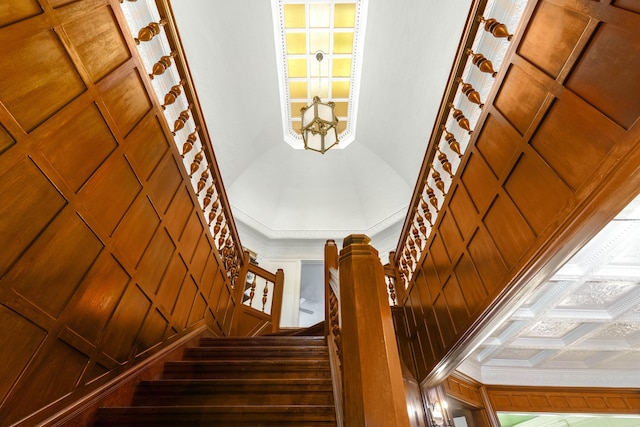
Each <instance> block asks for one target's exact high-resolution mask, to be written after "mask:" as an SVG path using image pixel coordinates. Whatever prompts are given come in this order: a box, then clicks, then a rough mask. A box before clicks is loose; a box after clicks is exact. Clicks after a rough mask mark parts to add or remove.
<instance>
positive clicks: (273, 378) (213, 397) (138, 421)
mask: <svg viewBox="0 0 640 427" xmlns="http://www.w3.org/2000/svg"><path fill="white" fill-rule="evenodd" d="M199 344H200V345H199V346H198V347H194V348H188V349H186V350H185V352H184V355H183V360H180V361H174V362H167V363H166V364H165V366H164V372H163V375H162V379H160V380H156V381H143V382H141V383H139V384H138V386H137V388H136V392H135V394H134V397H133V401H132V404H131V406H129V407H112V408H100V409H99V411H98V415H97V422H96V424H95V425H96V426H114V425H117V426H145V425H153V426H162V425H171V426H205V425H206V426H223V427H224V426H335V425H336V417H335V408H334V401H333V390H332V384H331V369H330V366H329V354H328V351H327V345H326V340H325V338H324V337H318V336H263V337H254V338H235V337H231V338H202V339H201V340H200V343H199Z"/></svg>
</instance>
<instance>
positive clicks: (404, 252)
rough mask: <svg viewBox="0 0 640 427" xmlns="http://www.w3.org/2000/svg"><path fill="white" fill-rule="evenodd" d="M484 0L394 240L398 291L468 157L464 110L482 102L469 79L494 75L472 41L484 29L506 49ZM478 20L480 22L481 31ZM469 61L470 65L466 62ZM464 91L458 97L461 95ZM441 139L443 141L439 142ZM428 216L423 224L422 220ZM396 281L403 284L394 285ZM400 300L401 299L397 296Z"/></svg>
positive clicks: (504, 32) (475, 10) (469, 131)
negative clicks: (487, 14) (460, 135)
mask: <svg viewBox="0 0 640 427" xmlns="http://www.w3.org/2000/svg"><path fill="white" fill-rule="evenodd" d="M486 5H487V0H476V1H475V2H474V4H473V5H472V8H471V14H470V19H469V20H468V21H467V24H466V27H465V29H464V32H463V35H462V39H461V41H460V45H459V47H458V52H457V54H456V59H455V61H454V65H453V69H452V72H451V75H450V77H449V81H448V83H447V88H446V90H445V93H444V96H443V99H442V102H441V104H440V110H439V113H438V117H437V119H436V123H435V125H434V128H433V131H432V133H431V139H430V140H429V144H428V146H427V150H426V153H425V157H424V160H423V163H422V167H421V171H420V174H419V177H418V181H417V184H416V187H415V190H414V194H413V197H412V200H411V204H410V207H409V210H408V214H407V217H406V219H405V222H404V226H403V229H402V233H401V235H400V239H399V241H398V246H397V247H396V251H395V253H396V254H398V255H397V256H396V257H395V258H394V267H395V269H396V271H397V273H398V276H399V277H398V278H397V282H395V283H394V290H395V292H396V294H399V290H400V288H403V290H404V288H406V287H407V286H408V284H409V282H410V280H411V278H412V276H413V272H414V270H415V269H416V266H417V265H419V263H420V259H421V256H422V251H423V250H424V248H425V246H426V244H427V241H428V240H429V236H430V234H431V230H432V229H433V228H434V226H435V224H436V222H437V221H438V216H439V213H440V210H441V208H442V206H443V205H444V203H445V199H446V197H447V195H448V193H449V188H451V186H452V183H453V181H454V180H455V179H457V176H456V172H457V170H458V168H459V166H460V164H461V163H462V162H464V161H465V160H466V159H465V157H464V151H465V148H466V146H467V145H468V143H469V141H468V139H469V138H471V137H472V135H473V126H472V124H471V122H470V120H469V118H468V117H467V115H465V109H466V110H467V113H471V112H470V111H469V103H471V104H475V105H477V106H478V107H479V108H482V107H483V106H484V103H483V101H482V99H481V94H480V92H479V90H478V88H476V87H474V86H473V85H472V84H471V83H469V82H468V80H469V78H470V77H469V76H472V75H474V74H473V73H480V74H489V75H491V76H492V77H494V78H495V77H496V75H497V74H498V71H496V70H494V65H493V63H492V62H491V60H490V59H489V58H487V57H485V55H484V54H482V53H480V52H475V51H474V50H473V48H472V47H473V46H474V44H476V41H477V40H478V39H479V38H481V37H484V36H485V34H487V35H488V36H489V37H494V38H496V39H502V40H503V41H504V43H503V45H502V49H504V50H505V51H506V49H507V48H508V46H509V43H508V42H509V41H510V40H511V37H512V36H511V35H510V33H509V31H508V29H507V27H506V26H505V25H504V24H502V23H500V22H498V21H497V20H496V19H493V18H487V19H485V18H484V16H483V13H484V12H483V11H484V9H485V7H486ZM481 24H484V31H482V26H481ZM469 62H470V63H471V64H470V65H471V66H470V67H469V66H467V65H468V64H469ZM460 95H462V96H460ZM450 120H452V121H453V123H454V126H455V124H457V127H459V128H460V129H462V130H463V131H464V132H465V134H466V135H465V138H464V139H466V140H465V141H463V139H460V140H458V139H457V138H456V135H455V134H454V132H453V130H452V128H451V125H450V124H449V125H448V122H449V121H450ZM443 140H444V143H443ZM425 220H426V223H425ZM398 284H400V285H401V286H398ZM398 302H399V303H402V302H403V300H402V299H401V298H399V297H398Z"/></svg>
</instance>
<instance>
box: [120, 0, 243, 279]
mask: <svg viewBox="0 0 640 427" xmlns="http://www.w3.org/2000/svg"><path fill="white" fill-rule="evenodd" d="M120 3H121V8H120V10H118V9H117V8H115V10H116V12H117V15H118V19H119V20H120V21H121V25H122V27H123V28H126V27H127V26H128V27H129V28H130V31H131V34H132V37H133V40H134V42H135V44H136V47H137V58H136V59H137V60H139V62H140V65H141V68H143V69H144V70H146V73H147V77H148V79H147V78H146V77H145V76H144V75H143V76H141V77H142V78H143V79H145V80H146V81H145V84H150V85H151V86H152V88H153V92H154V93H155V94H156V99H154V100H152V101H153V103H154V105H156V106H157V107H158V108H160V109H161V110H163V111H164V119H165V123H164V126H165V128H167V129H168V130H169V131H170V133H171V134H172V135H173V142H174V143H175V148H176V150H177V152H178V154H180V156H181V158H182V162H181V163H182V164H181V166H182V167H183V171H182V172H183V174H184V175H185V177H186V178H187V179H188V180H189V181H190V182H191V185H192V188H193V192H194V193H195V196H196V198H197V200H198V201H199V206H198V207H197V209H199V210H200V212H201V216H202V217H203V219H204V221H205V222H206V223H207V224H208V225H209V227H207V228H208V229H209V233H210V234H211V237H212V238H213V241H214V244H215V245H216V247H217V249H218V252H219V254H220V258H221V261H222V263H223V264H224V267H225V270H226V272H227V277H228V279H229V281H230V282H231V286H232V287H235V284H236V282H237V281H238V280H239V279H240V270H241V269H242V268H243V256H242V254H243V249H242V245H241V243H240V238H239V236H238V232H237V230H236V225H235V222H234V220H233V215H232V213H231V205H230V203H229V200H228V199H227V194H226V192H225V189H224V185H223V184H222V177H221V174H220V170H219V168H218V163H217V161H216V157H215V154H214V151H213V146H212V142H211V137H210V135H209V132H208V130H207V126H206V123H205V121H204V115H203V113H202V110H201V107H200V102H199V100H198V96H197V94H196V90H195V86H194V83H193V80H192V78H191V73H190V71H189V68H188V66H187V61H186V57H185V54H184V51H183V49H182V44H181V43H180V39H179V36H178V32H177V29H176V24H175V20H174V17H173V13H172V12H171V6H170V4H169V0H157V1H154V0H127V2H124V0H120ZM134 50H135V49H134Z"/></svg>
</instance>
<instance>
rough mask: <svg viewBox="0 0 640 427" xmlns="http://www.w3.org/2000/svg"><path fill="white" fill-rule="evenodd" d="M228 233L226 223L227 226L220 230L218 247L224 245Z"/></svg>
mask: <svg viewBox="0 0 640 427" xmlns="http://www.w3.org/2000/svg"><path fill="white" fill-rule="evenodd" d="M226 235H227V226H226V225H225V227H224V228H223V229H222V231H221V232H220V237H219V238H218V247H222V245H223V244H224V239H225V237H226Z"/></svg>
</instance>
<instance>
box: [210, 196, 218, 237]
mask: <svg viewBox="0 0 640 427" xmlns="http://www.w3.org/2000/svg"><path fill="white" fill-rule="evenodd" d="M218 200H219V198H218V199H216V201H215V202H213V205H211V210H210V211H209V227H211V223H212V222H213V220H214V219H215V218H216V212H217V211H218ZM214 237H215V235H214Z"/></svg>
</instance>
